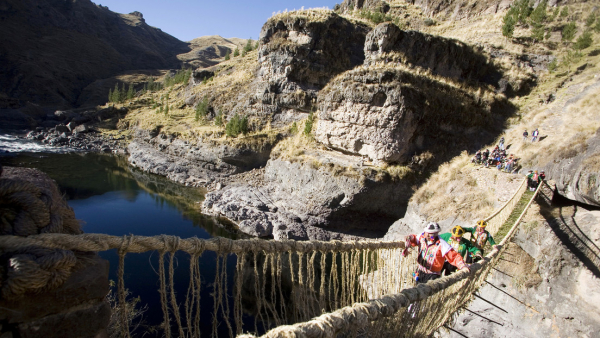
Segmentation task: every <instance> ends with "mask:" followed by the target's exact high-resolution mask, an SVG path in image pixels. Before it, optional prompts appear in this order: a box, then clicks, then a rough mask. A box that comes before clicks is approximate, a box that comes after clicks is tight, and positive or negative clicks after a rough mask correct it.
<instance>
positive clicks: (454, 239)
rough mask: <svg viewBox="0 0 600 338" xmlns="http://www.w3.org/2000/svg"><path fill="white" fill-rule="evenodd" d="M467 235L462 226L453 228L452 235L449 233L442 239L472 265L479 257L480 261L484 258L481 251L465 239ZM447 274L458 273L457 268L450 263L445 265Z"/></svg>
mask: <svg viewBox="0 0 600 338" xmlns="http://www.w3.org/2000/svg"><path fill="white" fill-rule="evenodd" d="M464 234H465V229H463V228H462V227H461V226H460V225H457V226H455V227H454V228H452V231H451V233H449V232H447V233H444V234H441V235H440V238H441V239H443V240H445V241H446V242H447V243H448V244H450V246H451V247H452V248H454V250H456V252H458V254H459V255H460V256H461V257H462V258H463V260H464V261H465V262H466V263H472V262H473V259H474V257H478V258H479V259H481V258H483V255H482V253H481V250H479V249H478V248H477V247H476V246H474V245H473V244H472V243H471V242H469V241H468V240H466V239H464V238H463V235H464ZM443 270H445V271H446V274H450V273H453V272H454V271H456V267H454V266H453V265H451V264H449V263H448V262H445V263H444V269H443Z"/></svg>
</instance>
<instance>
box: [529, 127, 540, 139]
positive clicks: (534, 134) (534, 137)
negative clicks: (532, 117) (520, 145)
mask: <svg viewBox="0 0 600 338" xmlns="http://www.w3.org/2000/svg"><path fill="white" fill-rule="evenodd" d="M539 135H540V132H539V131H538V130H537V128H535V130H534V131H533V133H531V142H535V141H537V139H538V136H539Z"/></svg>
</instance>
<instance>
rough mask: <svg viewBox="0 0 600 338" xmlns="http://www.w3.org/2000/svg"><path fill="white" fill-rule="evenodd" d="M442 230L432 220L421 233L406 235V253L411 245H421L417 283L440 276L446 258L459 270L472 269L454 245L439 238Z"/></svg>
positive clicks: (416, 276) (416, 273)
mask: <svg viewBox="0 0 600 338" xmlns="http://www.w3.org/2000/svg"><path fill="white" fill-rule="evenodd" d="M440 231H441V228H440V226H439V225H438V224H437V223H435V222H431V223H429V224H427V226H426V227H425V229H424V230H423V232H422V233H421V234H420V235H408V236H407V237H406V249H405V251H404V254H405V255H406V254H407V253H408V250H409V249H410V248H411V247H413V246H417V247H419V256H418V257H417V263H418V264H419V266H418V267H417V271H416V272H415V280H416V281H417V283H427V281H430V280H434V279H437V278H439V277H440V276H441V272H442V268H443V267H444V262H445V261H446V260H447V261H448V262H449V263H450V264H452V265H454V266H455V267H456V268H457V269H459V270H467V271H471V269H469V267H468V266H467V264H466V263H465V262H464V261H463V259H462V257H461V256H460V255H459V254H458V253H457V252H456V251H455V250H454V249H453V248H452V246H450V244H448V243H446V241H444V240H443V239H441V238H439V236H438V234H439V233H440Z"/></svg>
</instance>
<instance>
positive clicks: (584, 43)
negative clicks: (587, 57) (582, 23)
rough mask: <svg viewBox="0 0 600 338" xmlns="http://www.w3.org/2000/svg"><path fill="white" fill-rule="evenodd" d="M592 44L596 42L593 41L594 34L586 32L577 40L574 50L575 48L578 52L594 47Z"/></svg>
mask: <svg viewBox="0 0 600 338" xmlns="http://www.w3.org/2000/svg"><path fill="white" fill-rule="evenodd" d="M592 42H594V40H593V39H592V32H590V31H585V32H583V34H581V35H580V36H579V37H578V38H577V41H575V44H574V45H573V48H575V49H576V50H582V49H586V48H588V47H589V46H591V45H592Z"/></svg>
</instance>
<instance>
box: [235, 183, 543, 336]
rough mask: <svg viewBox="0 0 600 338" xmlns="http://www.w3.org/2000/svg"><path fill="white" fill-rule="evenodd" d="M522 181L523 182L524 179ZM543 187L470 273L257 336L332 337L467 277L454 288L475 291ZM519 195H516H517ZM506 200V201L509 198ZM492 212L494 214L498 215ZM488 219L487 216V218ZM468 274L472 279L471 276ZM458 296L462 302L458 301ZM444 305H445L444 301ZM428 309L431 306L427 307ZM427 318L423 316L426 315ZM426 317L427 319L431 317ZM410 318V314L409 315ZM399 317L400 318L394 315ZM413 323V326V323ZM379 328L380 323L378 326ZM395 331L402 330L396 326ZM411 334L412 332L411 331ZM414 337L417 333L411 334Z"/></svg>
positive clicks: (429, 329)
mask: <svg viewBox="0 0 600 338" xmlns="http://www.w3.org/2000/svg"><path fill="white" fill-rule="evenodd" d="M524 182H525V181H524ZM544 186H547V183H546V182H545V181H542V183H541V184H540V185H539V186H538V188H537V189H536V191H535V193H534V194H533V196H532V197H531V199H530V200H529V202H528V203H527V205H526V206H525V208H524V209H523V211H522V212H521V214H520V216H519V218H518V219H517V220H516V221H515V223H514V224H513V226H512V227H511V229H510V230H509V232H508V233H507V234H506V236H505V237H504V238H503V239H502V241H501V242H500V244H499V249H493V250H492V252H490V253H489V254H488V255H486V256H485V257H484V259H483V262H481V263H479V262H478V263H474V264H472V265H471V272H470V273H469V272H467V271H458V272H456V273H454V274H451V275H449V276H445V277H442V278H440V279H438V280H434V281H430V282H428V283H427V284H419V285H417V286H414V287H411V288H406V289H403V290H402V291H401V292H399V293H396V294H390V295H384V296H383V297H381V298H379V299H373V300H370V301H368V302H364V303H356V304H353V305H351V306H346V307H344V308H341V309H339V310H337V311H334V312H331V313H326V314H323V315H321V316H319V317H317V318H314V319H312V320H310V321H307V322H304V323H297V324H294V325H284V326H280V327H277V328H275V329H272V330H270V331H269V332H267V333H266V334H264V335H262V336H260V338H275V337H277V338H284V337H303V338H321V337H335V336H336V334H337V333H339V332H341V331H346V332H347V331H349V330H350V332H352V331H351V330H353V329H354V330H356V329H357V328H359V327H370V326H372V322H374V321H377V320H381V319H386V318H390V317H393V316H395V315H397V314H398V312H400V310H402V309H405V310H406V311H407V312H408V311H410V310H411V308H410V306H415V307H418V306H419V305H417V302H423V301H426V300H428V299H429V298H431V297H432V296H435V295H437V294H439V293H440V292H442V291H445V290H449V289H451V287H452V286H456V285H457V284H458V283H460V282H465V281H467V280H471V283H470V284H471V285H469V286H466V285H459V286H460V287H459V288H458V290H456V291H459V290H460V289H462V290H473V291H475V290H477V289H478V288H479V287H480V286H481V284H482V283H483V281H485V279H486V277H487V275H488V273H489V271H490V270H491V268H492V267H493V266H495V265H496V263H497V261H498V259H499V258H500V256H501V255H502V253H503V252H504V251H505V250H506V245H507V243H508V242H509V241H510V240H511V239H512V237H513V236H514V234H515V232H516V230H517V228H518V226H519V224H520V222H521V220H522V219H523V217H524V216H525V214H526V213H527V211H528V209H529V207H530V206H531V204H532V203H533V201H534V200H535V199H536V197H537V195H538V193H539V192H540V190H541V189H542V188H543V187H544ZM522 187H523V185H521V186H520V188H519V190H518V191H517V193H515V195H514V196H513V198H514V197H516V196H517V195H518V192H519V191H521V192H522V189H521V188H522ZM519 197H520V195H519ZM509 202H510V201H509ZM507 205H508V202H507V203H506V204H505V205H504V206H502V208H504V207H506V206H507ZM498 214H499V213H498V212H496V213H494V215H498ZM488 219H489V218H488ZM471 277H472V278H471ZM456 294H457V297H455V298H456V299H455V300H457V301H456V302H454V306H453V308H452V309H448V308H447V307H446V306H439V303H438V308H443V312H442V313H440V318H439V320H438V321H437V323H436V324H437V325H420V326H419V327H420V328H422V329H425V332H422V333H423V336H430V335H432V334H433V333H434V331H436V330H437V329H438V328H439V327H440V326H442V325H443V324H444V323H445V322H446V321H448V320H449V319H450V318H451V316H452V315H453V314H454V313H455V312H456V311H458V310H459V309H460V308H461V307H462V306H463V305H464V304H466V303H468V302H469V301H470V300H471V298H472V295H471V294H468V295H467V297H462V296H464V292H462V293H460V292H456ZM461 299H462V301H460V300H461ZM445 305H448V304H445ZM429 310H431V308H430V309H429ZM426 317H427V316H426ZM429 317H430V318H425V319H429V320H430V321H431V319H432V318H431V316H429ZM413 318H414V317H413ZM398 319H399V320H401V318H398ZM413 326H414V325H413ZM380 327H381V325H380ZM395 332H402V331H400V328H397V329H396V331H395ZM413 333H414V332H413ZM414 336H420V335H417V334H415V335H414ZM238 338H256V336H253V335H241V336H238Z"/></svg>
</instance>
